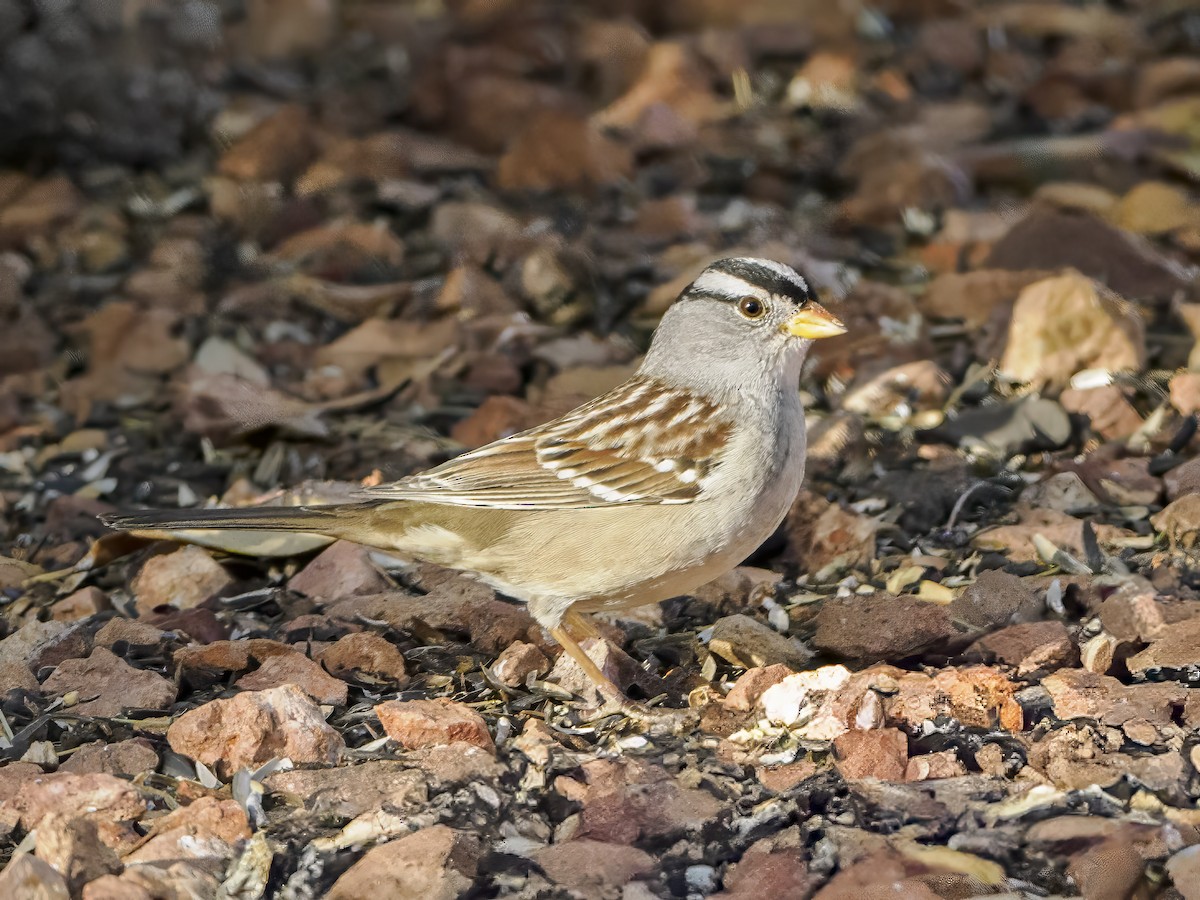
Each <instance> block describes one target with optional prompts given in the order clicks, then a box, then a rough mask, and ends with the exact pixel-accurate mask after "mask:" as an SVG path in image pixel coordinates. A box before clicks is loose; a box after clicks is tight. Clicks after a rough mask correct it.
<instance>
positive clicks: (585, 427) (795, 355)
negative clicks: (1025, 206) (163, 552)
mask: <svg viewBox="0 0 1200 900" xmlns="http://www.w3.org/2000/svg"><path fill="white" fill-rule="evenodd" d="M845 331H846V328H845V326H844V325H843V324H842V322H841V321H840V320H839V319H838V318H837V317H836V316H834V315H833V314H832V313H830V312H829V311H828V310H827V309H826V308H825V307H824V306H822V305H821V304H820V303H819V302H818V300H817V297H816V295H815V293H814V291H813V290H812V288H811V287H810V285H809V283H808V281H807V280H806V279H805V278H804V277H803V276H802V275H801V274H800V273H799V272H797V271H796V270H795V269H793V268H792V267H790V266H787V265H784V264H782V263H779V262H775V261H773V260H768V259H755V258H749V257H731V258H726V259H721V260H718V261H716V262H714V263H712V264H710V265H709V266H707V267H706V268H705V269H704V270H703V271H702V272H701V273H700V274H699V275H698V276H697V277H696V278H695V279H694V280H693V281H692V282H691V283H690V284H689V285H688V286H687V287H686V288H685V289H684V290H683V291H682V292H681V293H680V295H679V296H678V297H677V298H676V300H675V301H674V302H672V304H671V305H670V306H669V307H668V308H667V309H666V311H665V312H664V314H663V316H662V318H661V320H660V322H659V324H658V327H657V328H656V329H655V332H654V335H653V337H652V338H651V342H650V345H649V349H648V350H647V352H646V354H645V356H644V357H643V360H642V362H641V364H640V366H639V367H638V369H637V370H636V372H635V373H634V374H633V375H632V376H631V377H630V378H629V379H628V380H627V381H625V382H624V383H622V384H620V385H619V386H617V387H616V388H614V389H613V390H611V391H609V392H607V393H605V394H603V395H601V396H599V397H597V398H596V399H594V400H591V401H589V402H587V403H585V404H583V405H582V406H580V407H578V408H576V409H574V410H572V411H570V412H568V413H566V414H564V415H562V416H560V417H559V418H557V419H554V420H552V421H549V422H546V423H544V424H542V425H538V426H535V427H533V428H530V429H529V430H526V431H522V432H519V433H516V434H513V435H511V436H509V437H504V438H501V439H499V440H497V441H494V442H493V443H490V444H487V445H485V446H483V447H480V448H478V449H475V450H470V451H468V452H466V453H463V454H461V455H459V456H457V457H454V458H453V459H450V460H449V461H447V462H445V463H442V464H441V465H438V466H436V467H435V468H432V469H429V470H427V471H424V472H420V473H417V474H414V475H411V476H408V477H406V478H403V479H401V480H399V481H395V482H392V483H388V484H381V485H376V486H373V487H369V488H364V489H362V491H361V492H360V496H361V499H355V500H353V501H352V502H349V503H338V504H330V505H325V506H321V505H309V506H294V507H280V506H270V507H240V508H231V509H190V510H139V511H133V512H125V513H118V514H114V515H110V516H107V517H104V519H105V522H106V524H108V525H110V526H112V527H114V528H118V529H122V530H128V531H135V532H139V533H143V534H145V535H146V536H152V537H164V536H169V535H170V533H171V532H173V531H178V530H196V529H234V530H246V529H254V530H266V531H275V532H305V533H311V534H315V535H321V536H323V537H326V538H332V539H341V540H347V541H352V542H355V543H359V544H363V545H366V546H369V547H374V548H379V549H383V550H388V551H394V552H398V553H400V554H402V555H406V556H408V557H410V558H415V559H419V560H424V561H426V562H431V563H434V564H437V565H440V566H444V567H447V568H451V569H456V570H460V571H463V572H465V573H467V574H468V575H470V576H472V577H475V578H478V579H479V580H481V581H483V582H484V583H485V584H487V585H489V586H491V587H492V588H494V589H495V590H497V591H499V592H501V593H502V594H504V595H506V596H508V597H510V598H513V599H515V600H518V601H521V602H523V603H525V604H526V606H527V608H528V610H529V612H530V614H531V616H532V617H533V618H534V620H535V621H537V622H538V623H539V624H540V625H541V626H542V627H544V628H545V629H546V630H547V631H548V632H549V634H550V635H551V636H552V637H553V639H554V640H555V641H557V642H558V643H559V644H560V645H561V646H562V648H563V650H564V651H565V652H566V653H568V654H569V655H570V657H571V658H572V659H574V660H575V662H576V663H578V665H579V666H580V668H581V669H582V670H583V671H584V672H585V673H586V675H587V676H588V677H589V678H590V679H591V680H592V681H593V682H594V683H595V684H596V685H597V687H598V688H599V689H600V690H601V692H602V693H603V694H606V695H608V697H609V698H610V699H613V698H617V699H619V698H622V697H623V693H622V692H621V691H620V689H619V688H617V687H616V685H615V684H613V682H612V681H611V680H610V679H609V678H608V677H607V676H606V675H605V674H604V673H603V672H602V671H601V669H600V668H599V666H598V665H597V664H596V663H595V662H594V661H593V660H592V659H591V658H590V657H588V655H587V654H586V653H585V652H584V650H583V648H582V647H581V646H580V644H579V639H581V638H585V637H588V636H595V635H596V634H597V632H596V629H595V626H594V624H592V622H591V621H590V618H589V617H588V616H587V614H590V613H595V612H614V611H618V610H622V609H625V608H629V607H635V606H642V605H645V604H650V603H656V602H659V601H662V600H666V599H670V598H672V597H677V596H683V595H686V594H688V593H689V592H691V591H693V590H695V589H696V588H698V587H700V586H701V585H703V584H706V583H708V582H709V581H712V580H713V579H715V578H717V577H719V576H721V575H723V574H724V573H726V572H728V571H729V570H731V569H733V568H734V567H735V566H737V565H738V564H740V563H741V562H742V561H743V560H744V559H745V558H746V557H747V556H749V555H750V554H751V553H752V552H753V551H754V550H755V549H757V547H758V546H759V545H760V544H761V543H762V542H763V541H765V540H766V539H767V538H768V537H770V536H771V535H772V534H773V533H774V532H775V530H776V529H777V528H778V527H779V525H780V524H781V523H782V521H783V520H784V518H785V517H786V515H787V513H788V510H789V509H790V508H791V506H792V504H793V502H794V500H795V497H796V495H797V493H798V492H799V489H800V486H801V482H802V480H803V477H804V458H805V421H804V408H803V405H802V403H801V398H800V390H799V382H800V376H801V369H802V367H803V364H804V360H805V357H806V354H807V352H808V350H809V348H810V347H811V345H812V343H813V341H815V340H819V339H823V338H829V337H833V336H835V335H839V334H842V333H844V332H845Z"/></svg>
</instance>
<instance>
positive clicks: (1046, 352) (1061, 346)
mask: <svg viewBox="0 0 1200 900" xmlns="http://www.w3.org/2000/svg"><path fill="white" fill-rule="evenodd" d="M1145 360H1146V347H1145V330H1144V326H1143V324H1142V320H1141V317H1140V315H1139V314H1138V311H1137V308H1136V307H1135V306H1134V305H1133V304H1130V303H1127V302H1126V301H1125V300H1123V299H1122V298H1121V297H1119V296H1118V295H1116V294H1115V293H1113V292H1111V291H1110V290H1108V289H1107V288H1104V287H1102V286H1101V285H1099V284H1097V283H1096V282H1094V281H1092V280H1091V279H1090V278H1088V277H1086V276H1084V275H1081V274H1080V273H1079V272H1066V273H1064V274H1062V275H1058V276H1055V277H1053V278H1047V279H1044V280H1043V281H1037V282H1034V283H1033V284H1031V285H1029V287H1027V288H1025V289H1024V290H1022V291H1021V294H1020V296H1018V297H1017V302H1016V304H1015V305H1014V306H1013V312H1012V320H1011V325H1010V326H1009V332H1008V344H1007V346H1006V348H1005V352H1004V357H1003V358H1002V359H1001V361H1000V369H1001V371H1002V372H1003V373H1004V374H1005V375H1007V376H1008V377H1010V378H1012V379H1014V380H1016V381H1021V382H1026V383H1030V384H1033V385H1037V386H1042V385H1046V384H1051V385H1057V386H1063V385H1066V384H1067V383H1068V382H1069V381H1070V380H1071V377H1072V376H1073V375H1075V373H1077V372H1080V371H1082V370H1084V369H1090V368H1096V367H1103V368H1105V369H1108V370H1112V371H1121V370H1126V371H1135V372H1136V371H1140V370H1141V369H1142V367H1143V366H1144V365H1145Z"/></svg>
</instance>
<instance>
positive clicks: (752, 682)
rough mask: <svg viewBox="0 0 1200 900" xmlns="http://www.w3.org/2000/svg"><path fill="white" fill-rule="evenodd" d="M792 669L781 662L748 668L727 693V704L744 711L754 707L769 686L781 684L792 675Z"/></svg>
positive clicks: (731, 707)
mask: <svg viewBox="0 0 1200 900" xmlns="http://www.w3.org/2000/svg"><path fill="white" fill-rule="evenodd" d="M792 671H793V670H792V669H790V668H788V667H787V666H785V665H783V664H781V663H776V664H774V665H770V666H758V667H755V668H753V669H747V670H746V671H745V672H743V673H742V674H741V676H740V677H739V678H738V680H737V681H735V682H734V683H733V687H731V688H730V689H729V693H728V694H726V695H725V705H726V706H727V707H729V708H730V709H736V710H741V711H744V712H748V711H750V710H752V709H754V707H755V706H756V705H757V704H758V698H759V697H761V696H762V695H763V692H764V691H765V690H766V689H767V688H769V687H772V686H773V685H776V684H779V682H781V681H783V679H785V678H787V677H788V676H789V675H791V674H792Z"/></svg>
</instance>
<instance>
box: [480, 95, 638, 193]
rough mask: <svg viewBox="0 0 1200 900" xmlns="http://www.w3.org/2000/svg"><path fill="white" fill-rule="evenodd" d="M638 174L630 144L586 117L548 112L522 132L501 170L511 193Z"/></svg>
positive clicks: (603, 181) (593, 184)
mask: <svg viewBox="0 0 1200 900" xmlns="http://www.w3.org/2000/svg"><path fill="white" fill-rule="evenodd" d="M632 172H633V154H632V153H631V152H630V150H629V148H628V147H626V146H625V145H624V144H622V143H620V142H618V141H617V140H615V139H613V138H611V137H609V136H608V135H606V134H605V133H604V132H603V131H601V130H600V129H599V128H597V127H596V126H595V125H593V124H591V123H590V122H588V121H587V120H586V119H584V118H582V117H579V116H574V115H572V114H570V113H565V112H557V111H545V112H542V113H540V114H538V115H535V116H534V117H533V118H532V119H531V120H530V121H529V122H528V124H527V125H526V127H525V129H524V130H523V131H522V132H521V133H520V134H518V135H517V138H516V140H514V141H513V143H512V144H511V145H510V146H509V148H508V151H507V152H506V153H505V154H504V156H502V157H501V158H500V162H499V164H498V166H497V169H496V185H497V186H498V187H500V188H501V189H502V190H506V191H522V190H524V191H545V190H551V189H555V188H587V187H598V186H601V185H605V184H612V183H614V182H617V181H620V180H622V179H625V178H628V177H629V176H630V175H631V174H632Z"/></svg>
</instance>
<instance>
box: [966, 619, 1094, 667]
mask: <svg viewBox="0 0 1200 900" xmlns="http://www.w3.org/2000/svg"><path fill="white" fill-rule="evenodd" d="M967 656H968V658H971V657H974V656H979V657H983V658H985V659H994V660H996V661H997V662H1001V663H1004V664H1005V665H1009V666H1014V667H1015V668H1016V670H1017V674H1018V675H1030V674H1032V673H1034V672H1047V671H1053V670H1054V669H1061V668H1062V667H1063V666H1069V665H1073V664H1074V663H1076V662H1078V660H1079V655H1078V653H1077V652H1076V649H1075V644H1074V642H1073V641H1072V640H1071V634H1070V632H1069V631H1067V627H1066V626H1065V625H1064V624H1063V623H1062V622H1056V621H1050V622H1021V623H1019V624H1017V625H1010V626H1008V627H1007V628H1001V629H1000V630H999V631H996V632H993V633H992V634H989V635H986V636H984V637H981V638H980V639H979V640H977V641H976V642H975V643H974V644H972V645H971V646H970V647H969V648H968V649H967Z"/></svg>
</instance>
